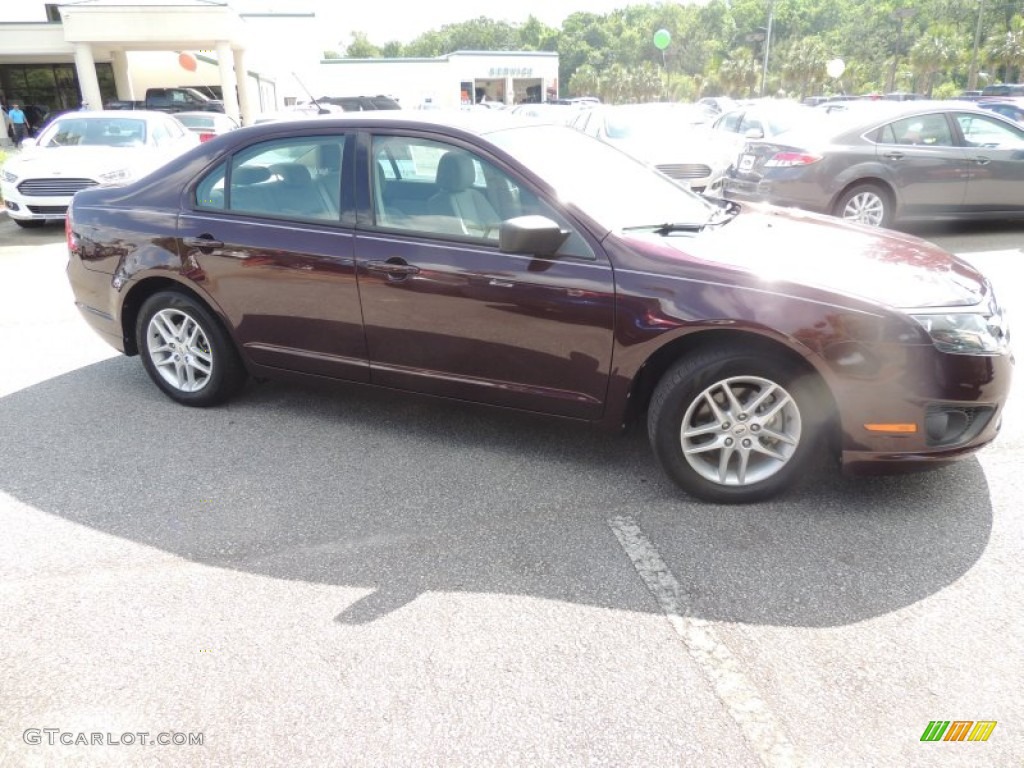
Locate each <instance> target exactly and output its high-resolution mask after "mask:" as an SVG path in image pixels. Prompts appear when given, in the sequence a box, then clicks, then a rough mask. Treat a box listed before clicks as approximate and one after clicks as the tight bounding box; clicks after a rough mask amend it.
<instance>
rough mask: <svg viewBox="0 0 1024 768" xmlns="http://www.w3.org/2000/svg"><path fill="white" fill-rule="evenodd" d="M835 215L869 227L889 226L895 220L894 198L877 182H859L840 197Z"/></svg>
mask: <svg viewBox="0 0 1024 768" xmlns="http://www.w3.org/2000/svg"><path fill="white" fill-rule="evenodd" d="M835 215H836V216H839V217H840V218H842V219H847V220H849V221H856V222H859V223H860V224H867V225H868V226H869V227H888V226H890V225H891V224H892V220H893V204H892V199H891V197H890V196H889V193H888V192H886V191H885V190H884V189H882V188H881V187H880V186H878V185H877V184H858V185H856V186H854V187H851V188H850V189H848V190H846V192H844V193H843V195H842V197H840V198H839V201H838V202H837V203H836V208H835Z"/></svg>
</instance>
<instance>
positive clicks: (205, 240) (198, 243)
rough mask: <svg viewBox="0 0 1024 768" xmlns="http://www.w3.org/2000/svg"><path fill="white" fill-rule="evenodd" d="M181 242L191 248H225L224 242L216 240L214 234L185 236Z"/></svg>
mask: <svg viewBox="0 0 1024 768" xmlns="http://www.w3.org/2000/svg"><path fill="white" fill-rule="evenodd" d="M181 242H183V243H184V244H185V245H187V246H188V247H189V248H223V247H224V243H222V242H221V241H220V240H214V239H213V235H200V236H199V237H183V238H181Z"/></svg>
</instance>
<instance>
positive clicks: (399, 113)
mask: <svg viewBox="0 0 1024 768" xmlns="http://www.w3.org/2000/svg"><path fill="white" fill-rule="evenodd" d="M286 114H288V113H286ZM292 114H295V113H292ZM298 114H299V115H300V116H299V117H298V118H294V117H289V118H288V119H284V120H270V121H267V122H263V123H259V124H257V125H252V126H248V127H246V128H243V129H242V130H243V131H246V132H252V131H262V132H266V133H272V132H276V131H279V130H281V129H283V128H287V130H289V131H296V130H306V129H313V130H315V129H320V130H323V129H324V128H338V129H344V128H358V127H372V126H381V127H389V126H390V127H396V128H405V129H413V130H415V129H423V130H431V129H436V128H441V127H443V128H449V129H456V130H460V131H462V132H464V133H471V134H476V135H478V136H483V135H485V134H487V133H492V132H494V131H498V130H502V129H504V128H523V127H531V126H532V127H535V126H537V125H541V124H540V123H538V122H537V121H536V120H529V119H528V118H525V117H523V116H521V115H516V114H513V113H512V112H511V111H510V110H490V109H483V110H479V111H478V110H451V111H444V110H436V111H435V110H397V109H396V110H388V109H381V110H368V111H366V112H345V113H343V114H340V115H334V114H331V115H320V116H311V117H307V116H305V115H302V114H301V113H298ZM235 133H238V132H235ZM240 135H245V134H240Z"/></svg>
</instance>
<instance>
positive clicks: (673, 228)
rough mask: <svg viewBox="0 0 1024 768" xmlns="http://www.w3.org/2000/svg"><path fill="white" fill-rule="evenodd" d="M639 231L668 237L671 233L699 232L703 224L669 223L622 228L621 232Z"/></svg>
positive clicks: (692, 222)
mask: <svg viewBox="0 0 1024 768" xmlns="http://www.w3.org/2000/svg"><path fill="white" fill-rule="evenodd" d="M641 229H649V230H650V231H651V232H654V233H655V234H658V235H669V234H671V233H673V232H700V231H701V230H702V229H704V224H699V223H697V222H696V221H669V222H665V223H664V224H640V225H638V226H635V227H623V228H622V231H623V232H636V231H638V230H641Z"/></svg>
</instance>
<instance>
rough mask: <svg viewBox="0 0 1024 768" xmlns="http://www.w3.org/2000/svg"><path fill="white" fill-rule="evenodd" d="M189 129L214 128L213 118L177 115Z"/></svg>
mask: <svg viewBox="0 0 1024 768" xmlns="http://www.w3.org/2000/svg"><path fill="white" fill-rule="evenodd" d="M175 117H177V118H178V120H180V121H181V122H182V124H183V125H185V126H186V127H187V128H213V118H212V117H200V116H199V115H185V116H182V115H175Z"/></svg>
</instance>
